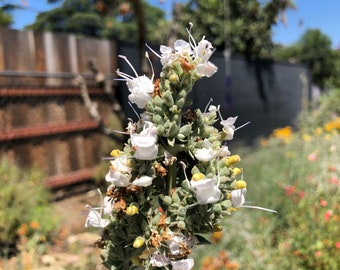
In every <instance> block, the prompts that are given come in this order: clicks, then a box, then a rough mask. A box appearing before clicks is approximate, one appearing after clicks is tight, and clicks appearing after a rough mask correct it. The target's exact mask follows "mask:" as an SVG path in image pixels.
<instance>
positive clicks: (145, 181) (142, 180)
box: [132, 175, 153, 187]
mask: <svg viewBox="0 0 340 270" xmlns="http://www.w3.org/2000/svg"><path fill="white" fill-rule="evenodd" d="M152 180H153V178H152V177H150V176H148V175H143V176H141V177H139V178H136V179H135V180H134V181H133V182H132V184H133V185H136V186H139V187H148V186H150V185H151V184H152Z"/></svg>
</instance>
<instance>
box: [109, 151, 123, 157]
mask: <svg viewBox="0 0 340 270" xmlns="http://www.w3.org/2000/svg"><path fill="white" fill-rule="evenodd" d="M121 153H122V151H120V150H119V149H114V150H112V151H111V153H110V156H111V157H118V156H120V154H121Z"/></svg>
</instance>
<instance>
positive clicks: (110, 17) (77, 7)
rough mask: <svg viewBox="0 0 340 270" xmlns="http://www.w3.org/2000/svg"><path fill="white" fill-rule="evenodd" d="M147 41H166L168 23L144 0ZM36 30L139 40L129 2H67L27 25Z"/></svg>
mask: <svg viewBox="0 0 340 270" xmlns="http://www.w3.org/2000/svg"><path fill="white" fill-rule="evenodd" d="M142 7H143V10H138V11H137V12H140V13H143V14H144V18H145V25H146V27H147V32H146V33H147V34H146V37H145V38H146V40H148V42H150V43H160V42H162V41H164V39H165V38H166V36H164V33H166V32H167V29H168V27H169V24H168V23H167V22H166V21H165V19H164V17H165V13H164V12H163V11H162V10H160V9H158V8H156V7H154V6H151V5H149V4H148V3H147V2H145V1H142ZM27 28H28V29H31V30H35V31H52V32H56V33H71V34H78V35H84V36H94V37H99V38H110V39H119V40H124V41H128V42H136V41H137V40H138V31H139V29H138V25H137V20H136V13H135V11H134V10H133V9H132V6H130V4H129V3H128V2H127V1H123V0H119V1H108V0H106V1H104V0H103V1H87V0H86V1H85V0H82V1H73V0H65V1H64V2H63V4H62V6H61V7H59V8H56V9H53V10H50V11H48V12H43V13H40V14H38V16H37V18H36V21H35V22H34V23H33V24H31V25H28V26H27Z"/></svg>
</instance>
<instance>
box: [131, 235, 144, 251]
mask: <svg viewBox="0 0 340 270" xmlns="http://www.w3.org/2000/svg"><path fill="white" fill-rule="evenodd" d="M144 243H145V238H144V237H143V236H137V237H136V239H135V241H133V247H134V248H140V247H142V246H143V245H144Z"/></svg>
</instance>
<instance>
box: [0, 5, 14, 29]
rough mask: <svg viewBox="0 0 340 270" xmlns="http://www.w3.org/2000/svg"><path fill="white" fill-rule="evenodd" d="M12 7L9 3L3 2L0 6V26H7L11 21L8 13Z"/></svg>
mask: <svg viewBox="0 0 340 270" xmlns="http://www.w3.org/2000/svg"><path fill="white" fill-rule="evenodd" d="M0 2H1V1H0ZM13 8H14V6H13V5H9V4H3V5H1V6H0V26H4V27H7V26H10V25H11V24H12V23H13V18H12V16H11V14H10V13H9V12H10V11H11V10H12V9H13Z"/></svg>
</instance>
